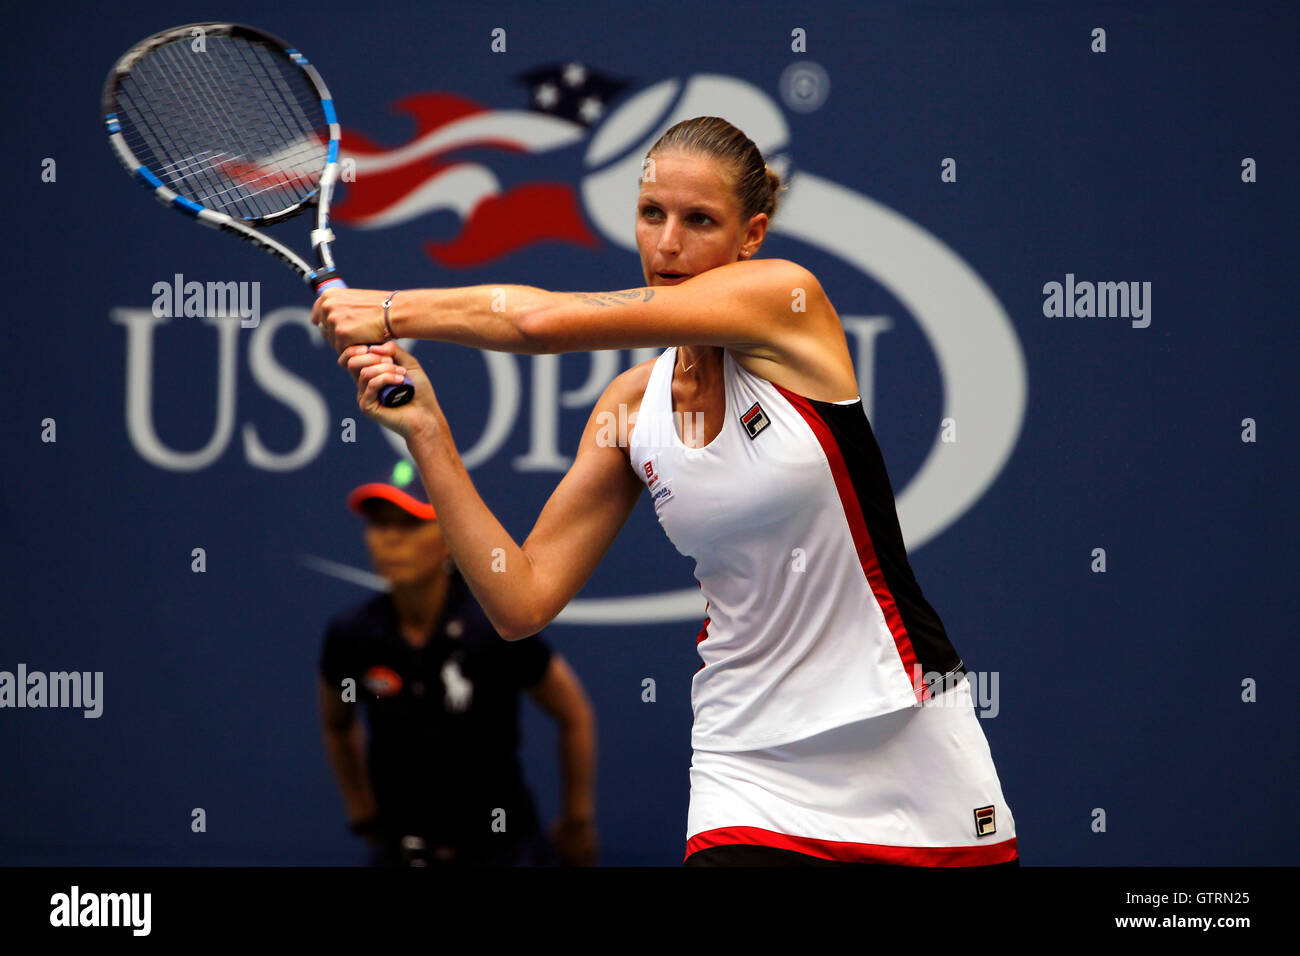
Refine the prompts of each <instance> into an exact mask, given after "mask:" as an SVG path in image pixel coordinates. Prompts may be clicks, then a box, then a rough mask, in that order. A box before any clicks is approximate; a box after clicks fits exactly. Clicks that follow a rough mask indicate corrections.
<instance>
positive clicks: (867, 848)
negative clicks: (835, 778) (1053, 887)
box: [686, 827, 1016, 866]
mask: <svg viewBox="0 0 1300 956" xmlns="http://www.w3.org/2000/svg"><path fill="white" fill-rule="evenodd" d="M736 843H744V844H749V845H751V846H771V847H777V848H779V849H782V850H793V851H794V852H796V853H806V854H808V855H809V856H816V857H821V858H822V859H823V860H839V861H841V862H845V863H893V864H898V865H900V866H988V865H990V864H994V863H1008V862H1010V861H1011V860H1014V859H1015V858H1016V838H1015V837H1012V838H1011V839H1009V840H1003V841H1002V842H1001V843H986V844H981V845H978V846H883V845H879V844H874V843H840V842H837V841H835V840H815V839H813V838H811V837H799V836H789V835H788V834H785V833H776V832H774V831H772V830H764V829H761V828H760V827H720V828H718V829H716V830H705V831H704V832H703V833H697V834H695V836H693V837H691V838H690V840H689V841H688V842H687V844H686V856H687V857H689V856H690V855H691V854H692V853H695V852H697V851H699V850H707V849H708V848H709V847H715V846H729V845H731V844H736Z"/></svg>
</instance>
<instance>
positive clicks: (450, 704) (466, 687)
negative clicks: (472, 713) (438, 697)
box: [442, 657, 474, 714]
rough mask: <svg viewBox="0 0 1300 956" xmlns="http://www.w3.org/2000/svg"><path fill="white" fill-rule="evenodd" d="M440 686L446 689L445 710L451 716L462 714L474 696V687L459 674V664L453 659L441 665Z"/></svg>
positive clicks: (462, 674)
mask: <svg viewBox="0 0 1300 956" xmlns="http://www.w3.org/2000/svg"><path fill="white" fill-rule="evenodd" d="M442 686H443V687H445V688H446V689H447V694H446V697H445V698H444V699H443V702H444V704H445V705H446V708H447V710H448V711H449V712H450V713H453V714H463V713H464V712H465V711H466V710H467V709H468V708H469V702H470V699H471V698H472V697H473V696H474V685H473V683H471V682H470V680H469V678H468V677H466V676H465V675H464V673H462V672H461V669H460V662H459V661H457V660H456V658H454V657H453V658H451V659H450V660H448V661H447V663H445V664H443V665H442Z"/></svg>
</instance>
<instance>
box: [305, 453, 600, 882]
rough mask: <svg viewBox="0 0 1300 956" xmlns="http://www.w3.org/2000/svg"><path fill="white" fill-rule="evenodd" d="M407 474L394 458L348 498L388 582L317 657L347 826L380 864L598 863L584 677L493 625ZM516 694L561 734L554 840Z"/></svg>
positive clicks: (333, 631)
mask: <svg viewBox="0 0 1300 956" xmlns="http://www.w3.org/2000/svg"><path fill="white" fill-rule="evenodd" d="M415 477H416V476H415V474H414V469H413V468H411V467H410V465H409V464H408V463H406V462H401V463H399V464H398V466H397V468H396V469H394V474H393V476H392V477H391V480H389V481H381V482H373V483H369V484H363V485H361V486H360V487H358V488H356V489H354V490H353V492H352V493H351V494H350V495H349V496H348V507H349V508H350V509H351V510H352V511H353V512H355V513H356V514H358V515H360V516H362V517H363V518H365V521H366V528H365V541H366V546H367V548H368V550H369V552H370V556H371V560H372V561H373V563H374V567H375V570H376V571H377V572H378V573H379V574H380V575H381V576H382V577H383V578H385V579H386V580H387V582H388V584H389V591H387V592H386V593H382V594H378V595H376V596H375V597H373V598H371V599H370V600H368V601H366V602H364V603H363V604H361V605H359V606H357V607H354V608H352V609H350V610H348V611H346V612H344V613H341V614H339V615H337V616H336V617H335V618H334V619H333V620H332V621H331V622H330V623H329V625H328V627H327V629H326V633H325V639H324V645H323V649H322V653H321V658H320V670H319V682H318V683H319V700H320V713H321V720H322V724H323V731H324V739H325V750H326V754H327V755H328V758H329V763H330V767H331V769H332V770H333V773H334V777H335V779H336V781H337V782H338V786H339V791H340V793H341V794H342V797H343V805H344V810H345V812H346V815H347V821H348V826H349V828H350V829H351V831H352V832H353V833H354V834H356V835H358V836H361V837H364V838H365V839H366V840H367V841H368V842H369V843H370V844H371V846H372V848H373V851H374V853H373V857H372V860H371V862H372V863H373V864H375V865H379V866H404V865H412V866H439V865H452V866H459V865H464V866H538V865H555V864H557V863H559V864H563V865H576V866H590V865H594V864H595V862H596V828H595V800H594V797H593V787H594V777H595V773H594V765H595V727H594V720H593V716H592V712H591V708H590V705H589V704H588V701H587V698H586V695H585V693H584V692H583V689H582V685H581V684H580V683H579V682H578V679H577V677H576V676H575V675H574V673H573V671H572V670H571V669H570V668H569V666H568V664H567V663H566V662H565V661H564V659H563V658H562V657H561V656H560V655H559V654H558V653H556V652H554V651H552V650H551V648H550V647H548V646H547V644H546V643H545V642H544V641H543V640H542V638H541V635H535V636H533V637H529V638H528V639H526V640H522V641H506V640H502V638H501V637H500V636H499V635H498V634H497V632H496V630H495V629H494V628H493V627H492V625H491V623H490V622H489V621H488V619H487V616H486V615H485V613H484V612H483V610H482V608H481V607H480V606H479V605H478V603H477V601H475V599H474V596H473V594H472V593H471V592H470V590H469V588H468V587H467V586H466V584H465V581H464V579H463V578H462V577H461V575H460V573H459V571H458V570H457V569H456V567H455V565H454V563H453V562H452V561H451V559H450V555H449V552H448V550H447V546H446V544H445V543H444V541H443V537H442V532H441V530H440V528H439V525H438V521H437V518H436V516H435V514H434V511H433V508H432V507H431V506H430V504H429V502H428V499H427V497H426V496H425V492H424V489H423V487H422V483H421V482H420V481H419V480H418V478H416V480H412V478H415ZM520 691H526V692H527V693H528V696H529V697H531V698H532V700H533V702H534V703H535V704H537V706H538V707H540V708H541V709H542V710H543V711H544V712H545V713H546V714H548V715H549V716H550V717H551V718H552V719H554V720H555V722H556V724H557V730H558V734H559V755H560V774H559V778H560V783H561V793H560V804H559V816H558V818H557V819H556V821H555V822H554V824H553V825H552V828H551V832H550V839H549V840H548V839H547V837H546V836H545V835H544V834H543V833H542V829H541V825H540V820H539V818H538V814H537V811H536V808H535V806H534V803H533V799H532V796H531V794H530V793H529V791H528V789H527V787H526V785H525V783H524V780H523V774H522V772H521V768H520V764H519V758H518V746H519V715H518V702H519V694H520ZM357 703H363V704H364V706H365V708H366V711H367V721H366V724H367V730H368V733H363V731H362V729H361V723H360V721H358V720H357V719H356V717H357V713H356V712H357V706H356V705H357Z"/></svg>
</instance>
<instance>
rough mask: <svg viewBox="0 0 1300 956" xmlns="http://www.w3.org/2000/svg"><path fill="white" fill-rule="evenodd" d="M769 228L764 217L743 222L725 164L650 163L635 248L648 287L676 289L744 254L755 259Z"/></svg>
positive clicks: (687, 157) (688, 158)
mask: <svg viewBox="0 0 1300 956" xmlns="http://www.w3.org/2000/svg"><path fill="white" fill-rule="evenodd" d="M652 170H653V181H650V177H651V171H652ZM766 228H767V216H765V215H763V214H762V213H759V214H758V215H756V216H754V217H753V218H751V219H750V220H749V222H747V223H744V224H742V223H741V221H740V203H739V201H738V200H737V199H736V196H735V189H734V185H733V183H732V181H731V172H730V170H729V169H728V168H727V167H726V165H725V164H724V163H719V162H717V161H716V160H714V159H712V158H710V157H704V156H695V155H692V154H690V153H684V152H680V151H675V152H667V153H660V154H659V155H657V156H655V157H654V166H653V167H651V166H650V165H649V164H647V166H646V172H645V175H644V176H643V177H642V179H641V195H640V196H639V197H638V199H637V209H636V244H637V249H638V250H639V251H640V253H641V269H642V271H643V272H644V273H645V279H646V285H651V286H660V285H677V284H679V283H682V282H685V281H686V280H687V279H689V278H690V277H691V276H694V275H699V274H700V273H701V272H705V271H707V270H709V269H714V268H717V267H718V266H722V265H726V264H727V263H729V262H735V261H737V260H738V259H739V258H740V257H741V256H740V253H741V251H742V250H744V251H745V252H747V253H748V254H749V255H753V253H754V252H755V251H757V249H758V243H760V242H762V238H763V233H764V231H765V230H766ZM663 273H675V274H677V275H678V276H680V277H678V278H674V277H670V276H665V275H663Z"/></svg>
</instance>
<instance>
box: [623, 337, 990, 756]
mask: <svg viewBox="0 0 1300 956" xmlns="http://www.w3.org/2000/svg"><path fill="white" fill-rule="evenodd" d="M676 363H677V349H676V348H669V349H667V350H665V351H664V353H663V354H662V355H660V356H659V358H658V359H657V360H656V361H655V365H654V368H653V370H652V372H651V374H650V380H649V382H648V383H647V385H646V390H645V395H644V396H643V398H642V400H641V408H640V411H639V412H638V413H637V417H636V422H635V424H634V426H633V428H632V431H631V434H630V436H629V442H628V443H629V452H630V459H631V463H632V467H633V468H634V469H635V471H636V473H637V475H638V477H640V479H641V481H642V482H644V483H645V484H646V485H647V487H648V489H649V491H650V496H651V500H652V501H653V504H654V508H655V513H656V514H657V516H658V518H659V523H660V524H661V525H663V528H664V531H665V532H666V533H667V534H668V538H669V540H671V541H672V543H673V545H674V546H676V548H677V550H678V551H680V552H681V553H682V554H684V555H686V556H688V557H691V558H694V559H695V577H696V579H697V580H698V581H699V582H700V588H701V590H702V591H703V594H704V598H705V600H706V606H705V613H706V614H707V615H708V617H707V618H706V620H705V622H704V626H703V627H702V628H701V629H700V633H699V636H698V638H697V648H698V650H699V654H700V658H701V659H702V660H703V664H702V666H701V667H700V669H699V671H698V672H697V673H696V674H695V677H694V680H693V681H692V684H691V706H692V709H693V711H694V715H695V720H694V725H693V729H692V735H691V743H692V746H693V747H694V748H695V749H699V750H716V751H735V750H749V749H754V748H759V747H770V746H776V745H780V744H784V743H790V742H793V741H796V740H802V739H804V738H807V737H810V736H812V735H813V734H817V733H820V732H822V731H824V730H829V729H831V728H833V727H839V726H842V725H844V724H847V723H851V722H852V721H855V720H861V719H862V718H865V717H874V716H877V715H880V714H885V713H889V712H891V711H895V710H898V709H900V708H903V707H911V706H913V705H915V704H917V703H918V702H919V701H921V700H924V699H926V698H927V697H929V696H931V695H932V694H933V693H939V692H940V691H941V690H942V689H943V688H944V687H947V686H951V683H952V682H953V681H955V680H957V679H958V678H959V676H960V674H961V673H963V672H964V666H963V664H962V661H961V658H960V657H959V656H958V655H957V652H956V650H955V649H954V648H953V646H952V644H951V642H950V641H949V640H948V636H947V633H946V632H945V631H944V628H943V624H942V622H941V621H940V620H939V617H938V615H937V614H936V613H935V612H934V609H933V608H932V607H931V606H930V605H929V603H928V602H927V601H926V600H925V598H924V597H923V596H922V594H921V589H920V587H919V586H918V585H917V583H916V579H915V577H914V576H913V574H912V570H911V567H910V566H909V564H908V561H907V554H906V551H905V549H904V546H903V536H902V532H901V531H900V529H899V526H898V516H897V513H896V511H895V508H894V495H893V489H892V487H891V486H890V483H889V477H888V475H887V474H886V472H885V464H884V460H883V459H882V457H881V454H880V450H879V448H878V447H877V445H876V440H875V436H874V435H873V434H872V432H871V426H870V425H869V424H868V422H867V417H866V414H865V412H864V411H863V408H862V402H861V399H860V398H859V399H855V400H854V401H852V402H847V403H837V402H820V401H815V400H812V399H808V398H804V397H802V396H800V395H797V394H795V393H793V392H790V391H788V390H787V389H784V388H781V387H780V386H779V385H775V384H773V383H772V382H769V381H767V380H766V379H763V378H761V377H759V376H757V375H754V374H753V373H752V372H749V371H748V370H746V369H745V368H744V367H743V366H742V365H740V363H738V362H737V361H736V360H735V359H734V358H732V356H731V353H730V352H728V351H726V350H725V349H724V350H723V379H724V382H725V388H726V416H725V418H724V421H723V425H722V430H721V431H720V432H719V433H718V435H717V437H715V438H714V439H713V441H711V442H710V443H709V444H708V445H706V446H705V447H703V448H688V447H687V446H686V445H685V444H684V443H683V442H682V441H681V438H680V436H679V428H678V425H677V423H675V422H674V420H673V412H672V377H673V370H674V366H675V365H676ZM945 681H946V683H944V682H945ZM935 685H938V686H935Z"/></svg>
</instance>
